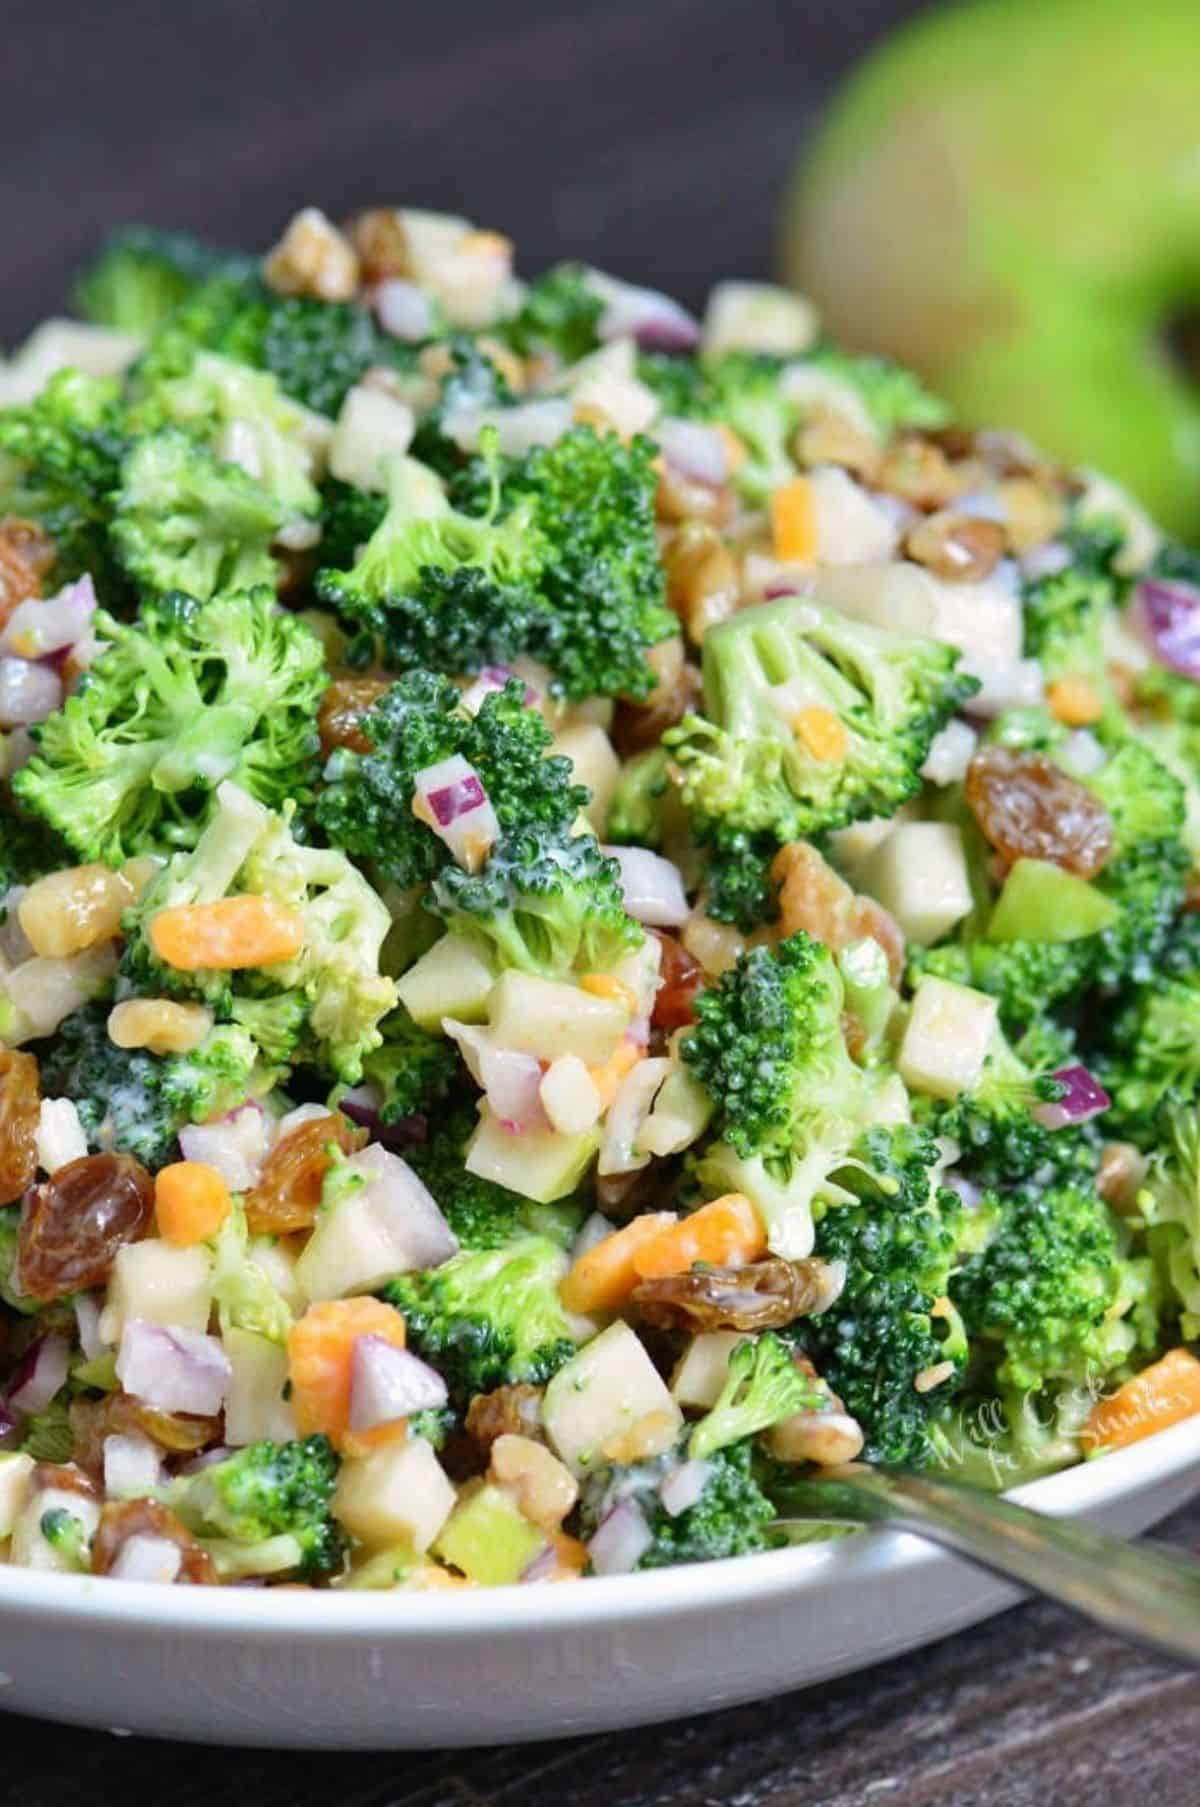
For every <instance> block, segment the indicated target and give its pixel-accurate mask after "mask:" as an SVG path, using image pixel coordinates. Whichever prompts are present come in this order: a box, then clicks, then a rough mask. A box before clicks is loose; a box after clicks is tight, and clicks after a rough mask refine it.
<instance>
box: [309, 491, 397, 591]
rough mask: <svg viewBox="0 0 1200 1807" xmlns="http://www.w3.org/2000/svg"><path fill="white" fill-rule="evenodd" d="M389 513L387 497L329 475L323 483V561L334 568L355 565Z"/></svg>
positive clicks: (342, 568)
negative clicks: (355, 486) (357, 487)
mask: <svg viewBox="0 0 1200 1807" xmlns="http://www.w3.org/2000/svg"><path fill="white" fill-rule="evenodd" d="M386 513H387V497H386V496H380V495H377V494H376V493H375V492H374V490H368V489H355V488H354V487H353V485H352V484H349V483H343V482H341V480H340V479H339V478H337V477H327V478H326V479H325V482H324V483H323V484H322V485H321V563H322V564H323V565H325V566H327V567H328V568H329V569H330V570H332V571H342V570H348V569H349V568H350V566H351V565H354V564H356V563H357V562H358V557H359V554H360V553H361V552H362V550H363V547H364V546H365V545H366V543H367V541H368V540H369V539H370V537H371V535H372V534H373V533H374V532H375V529H376V528H377V527H378V526H379V523H380V522H381V521H382V520H383V517H384V515H385V514H386Z"/></svg>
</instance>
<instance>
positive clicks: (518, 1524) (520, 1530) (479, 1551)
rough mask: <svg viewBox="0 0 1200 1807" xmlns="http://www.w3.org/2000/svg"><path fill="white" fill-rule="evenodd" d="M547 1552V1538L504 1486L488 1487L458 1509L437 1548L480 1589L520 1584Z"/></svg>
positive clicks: (442, 1533) (445, 1559) (472, 1496)
mask: <svg viewBox="0 0 1200 1807" xmlns="http://www.w3.org/2000/svg"><path fill="white" fill-rule="evenodd" d="M545 1548H546V1538H545V1535H544V1533H543V1532H541V1531H539V1530H538V1529H537V1527H536V1526H535V1525H531V1524H530V1522H529V1520H528V1519H527V1518H523V1517H522V1516H521V1513H520V1512H519V1511H518V1510H517V1505H516V1502H515V1500H513V1499H512V1498H511V1497H510V1496H509V1495H508V1494H507V1493H505V1492H504V1491H503V1489H502V1488H500V1487H493V1486H491V1485H490V1484H487V1485H485V1486H483V1487H481V1488H480V1489H479V1491H478V1493H474V1494H472V1495H471V1497H470V1498H469V1499H466V1500H464V1501H463V1502H462V1504H461V1505H458V1506H456V1507H455V1508H454V1511H453V1512H452V1513H451V1514H450V1517H449V1518H448V1519H447V1521H446V1523H445V1525H444V1526H443V1527H442V1530H441V1533H440V1535H439V1536H438V1539H437V1542H436V1543H435V1544H434V1546H433V1550H434V1555H435V1556H440V1557H441V1558H442V1559H443V1561H445V1562H449V1563H453V1565H454V1567H455V1568H456V1569H461V1570H462V1572H463V1574H464V1575H466V1576H467V1578H468V1580H470V1581H475V1582H478V1583H479V1585H480V1586H481V1587H504V1586H506V1585H508V1584H510V1583H512V1582H514V1581H519V1580H520V1579H521V1576H522V1575H523V1574H524V1572H525V1570H526V1569H527V1568H528V1567H529V1565H530V1563H531V1562H533V1561H535V1560H536V1558H537V1557H538V1556H540V1555H541V1554H542V1552H543V1550H545Z"/></svg>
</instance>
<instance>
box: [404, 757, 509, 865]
mask: <svg viewBox="0 0 1200 1807" xmlns="http://www.w3.org/2000/svg"><path fill="white" fill-rule="evenodd" d="M413 814H414V815H415V816H416V817H417V819H418V821H421V822H424V823H426V824H427V825H428V826H429V827H430V828H432V830H433V832H434V834H435V835H437V837H438V839H439V840H440V841H441V842H443V843H444V845H445V846H446V847H448V848H449V849H450V853H451V855H452V857H453V858H454V860H455V861H456V863H457V864H458V865H460V866H461V867H462V868H463V869H464V871H466V872H478V870H479V868H480V867H481V866H482V865H483V862H484V861H485V860H486V858H487V856H488V854H489V853H490V852H491V850H492V848H493V847H494V846H495V845H496V842H497V841H498V840H499V838H500V824H499V822H498V821H497V820H496V812H495V810H494V809H493V808H492V805H491V801H490V799H489V797H488V794H487V792H486V790H485V789H484V788H483V780H482V779H481V778H480V776H479V773H478V772H477V771H476V770H475V768H474V766H473V765H471V764H469V763H468V761H467V760H465V759H464V758H463V757H462V755H461V753H455V754H454V755H453V757H452V758H450V759H443V760H440V761H439V762H438V764H437V765H429V766H426V767H425V769H424V770H423V771H420V772H418V773H417V776H416V785H415V790H414V795H413Z"/></svg>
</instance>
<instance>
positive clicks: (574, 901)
mask: <svg viewBox="0 0 1200 1807" xmlns="http://www.w3.org/2000/svg"><path fill="white" fill-rule="evenodd" d="M428 907H429V908H430V909H432V910H436V911H437V913H438V914H439V915H440V916H442V917H443V918H444V919H445V921H446V923H447V924H448V926H449V927H450V928H452V929H456V930H458V931H459V932H460V933H474V934H475V935H478V936H482V937H483V938H484V940H486V941H487V942H488V943H489V945H490V946H491V947H493V948H494V949H495V952H496V954H497V956H498V958H499V961H500V963H501V965H502V966H507V967H515V968H517V970H518V971H521V972H531V973H538V974H541V975H542V976H543V977H546V978H555V977H561V976H562V975H563V974H565V973H567V972H569V971H570V970H571V969H572V968H573V967H574V968H577V969H578V970H580V971H584V972H605V971H608V970H609V969H610V968H611V967H613V966H616V965H617V964H618V962H619V961H620V960H621V959H622V958H623V957H624V955H625V954H627V953H628V952H629V951H630V949H631V948H635V947H640V945H641V943H642V941H643V939H644V933H643V930H642V929H641V928H640V927H639V925H638V924H637V923H636V922H635V921H634V920H633V918H632V917H631V916H630V915H628V914H627V912H626V909H625V902H624V895H623V893H622V889H621V872H620V867H619V866H618V864H617V862H616V861H615V860H614V859H612V858H611V857H610V856H609V855H607V854H605V853H602V852H601V850H600V848H599V846H598V844H597V842H596V840H595V838H594V837H593V836H592V835H590V834H579V835H564V834H562V833H561V832H560V831H558V830H555V829H550V828H545V827H543V826H541V825H538V826H535V827H531V828H527V829H523V830H522V829H514V830H512V831H511V832H510V833H509V834H506V835H505V836H504V837H503V839H502V840H501V841H500V842H499V843H498V845H497V846H496V847H495V848H494V849H493V850H492V852H491V854H490V855H489V856H488V859H487V861H486V863H485V865H484V866H483V868H482V870H481V871H479V872H477V873H470V872H464V871H463V870H462V868H461V867H459V866H455V865H447V866H445V867H444V868H443V870H442V871H441V872H440V873H439V874H438V876H437V877H436V878H435V879H434V881H433V885H432V887H431V890H430V895H429V900H428Z"/></svg>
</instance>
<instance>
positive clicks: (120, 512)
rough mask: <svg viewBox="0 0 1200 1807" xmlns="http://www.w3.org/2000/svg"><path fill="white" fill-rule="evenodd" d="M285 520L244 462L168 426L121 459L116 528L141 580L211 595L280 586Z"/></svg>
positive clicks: (118, 542) (115, 536)
mask: <svg viewBox="0 0 1200 1807" xmlns="http://www.w3.org/2000/svg"><path fill="white" fill-rule="evenodd" d="M286 520H287V511H286V509H284V508H282V507H281V506H280V505H279V503H278V502H276V501H275V500H274V499H273V498H272V497H271V496H269V495H268V494H267V492H266V490H265V489H264V488H263V486H262V484H261V483H258V482H257V481H256V480H255V479H254V478H253V477H251V476H250V475H248V473H247V472H246V471H244V470H243V469H242V467H241V465H240V464H232V463H230V462H228V461H224V462H223V461H222V460H220V459H218V458H215V457H214V456H213V454H212V453H211V452H210V451H208V450H207V448H206V447H204V446H202V445H198V444H197V443H196V441H195V440H193V439H190V438H189V437H188V435H187V434H186V433H184V432H181V431H180V430H179V429H178V428H175V427H168V428H164V429H163V431H162V432H160V433H151V434H149V435H147V437H145V438H144V439H139V440H138V441H137V442H136V443H135V445H134V447H133V449H132V451H131V452H129V454H128V455H127V456H126V458H125V459H124V460H123V462H122V464H121V473H120V483H119V487H118V490H117V496H116V511H115V514H114V517H113V523H112V530H111V532H112V541H113V544H114V546H115V547H116V549H117V554H118V557H119V558H120V560H121V563H122V564H123V565H124V567H125V569H126V571H127V572H128V573H129V575H130V576H131V577H132V578H133V579H134V580H135V582H137V583H138V584H141V585H143V586H144V587H145V588H147V589H149V590H155V591H158V592H160V593H164V594H165V593H166V592H167V591H170V590H182V591H183V592H184V593H185V594H186V595H188V596H194V597H196V598H197V599H198V600H199V601H201V602H207V601H208V599H209V597H210V596H215V595H216V594H217V593H218V591H229V590H248V589H252V588H254V586H255V585H257V584H267V585H269V586H271V587H272V588H273V587H274V584H275V577H276V570H275V561H274V559H273V558H272V557H271V543H272V541H273V540H274V538H275V536H276V534H277V533H278V532H279V530H280V528H281V527H283V525H284V524H285V522H286Z"/></svg>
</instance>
